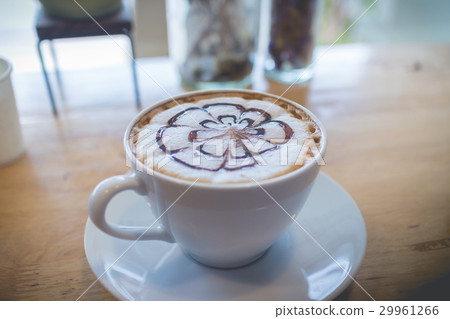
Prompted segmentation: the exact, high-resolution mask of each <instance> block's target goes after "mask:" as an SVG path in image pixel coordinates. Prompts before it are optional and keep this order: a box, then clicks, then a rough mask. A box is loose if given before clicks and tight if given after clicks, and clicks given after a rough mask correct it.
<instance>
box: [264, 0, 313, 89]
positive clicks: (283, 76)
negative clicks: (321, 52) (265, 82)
mask: <svg viewBox="0 0 450 319" xmlns="http://www.w3.org/2000/svg"><path fill="white" fill-rule="evenodd" d="M320 9H321V1H320V0H272V6H271V17H270V39H269V47H268V50H267V58H266V62H265V74H266V76H267V77H268V78H271V79H273V80H276V81H279V82H283V83H294V82H297V83H301V82H305V81H308V80H310V79H311V78H312V75H313V72H312V67H311V62H312V54H313V50H314V46H315V36H316V33H317V31H318V26H319V20H320V19H319V14H320V11H321V10H320Z"/></svg>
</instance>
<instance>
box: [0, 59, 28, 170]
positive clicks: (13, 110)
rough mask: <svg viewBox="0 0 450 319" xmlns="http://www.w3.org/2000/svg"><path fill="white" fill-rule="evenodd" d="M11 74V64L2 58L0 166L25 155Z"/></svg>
mask: <svg viewBox="0 0 450 319" xmlns="http://www.w3.org/2000/svg"><path fill="white" fill-rule="evenodd" d="M11 72H12V67H11V64H10V63H9V62H8V61H6V60H4V59H2V58H0V165H4V164H9V163H11V162H13V161H14V160H16V159H17V158H18V157H19V156H20V155H21V154H22V153H23V142H22V131H21V129H20V123H19V115H18V113H17V107H16V100H15V98H14V90H13V87H12V84H11Z"/></svg>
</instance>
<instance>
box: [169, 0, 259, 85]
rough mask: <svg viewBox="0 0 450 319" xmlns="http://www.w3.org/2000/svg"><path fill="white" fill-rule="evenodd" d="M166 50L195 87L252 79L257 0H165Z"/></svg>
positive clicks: (248, 82) (186, 78)
mask: <svg viewBox="0 0 450 319" xmlns="http://www.w3.org/2000/svg"><path fill="white" fill-rule="evenodd" d="M166 4H167V23H168V33H169V50H170V55H171V57H172V58H173V59H174V60H175V62H176V63H177V67H178V69H179V72H180V74H181V78H182V81H183V83H184V84H185V85H187V86H189V87H192V88H194V89H209V88H223V87H229V88H244V87H247V86H248V85H250V84H251V73H252V70H253V62H254V56H255V50H256V47H257V38H258V31H259V30H258V29H259V28H258V27H259V13H260V1H258V0H167V1H166Z"/></svg>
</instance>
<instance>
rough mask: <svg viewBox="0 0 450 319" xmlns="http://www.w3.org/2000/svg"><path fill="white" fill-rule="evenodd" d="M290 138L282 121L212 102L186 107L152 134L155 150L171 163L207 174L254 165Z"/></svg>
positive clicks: (258, 110) (259, 113)
mask: <svg viewBox="0 0 450 319" xmlns="http://www.w3.org/2000/svg"><path fill="white" fill-rule="evenodd" d="M292 136H293V130H292V128H291V127H290V126H289V125H288V124H287V123H285V122H283V121H278V120H272V117H271V115H270V114H269V113H267V112H265V111H263V110H260V109H257V108H249V109H246V108H244V107H243V106H241V105H239V104H231V103H216V104H207V105H204V106H202V107H191V108H188V109H186V110H184V111H182V112H180V113H178V114H176V115H175V116H173V117H172V118H171V119H170V120H169V121H168V122H167V125H166V126H163V127H161V128H160V129H159V130H158V132H157V134H156V141H157V143H158V146H159V148H160V149H161V150H162V151H163V152H165V153H167V154H169V155H170V156H171V157H172V158H173V159H174V160H175V161H177V162H179V163H182V164H184V165H187V166H189V167H191V168H195V169H202V170H208V171H218V170H221V169H225V170H230V171H232V170H238V169H241V168H244V167H252V166H255V165H257V164H258V156H259V155H261V154H263V153H266V152H270V151H273V150H276V149H278V148H279V145H280V144H284V143H287V142H288V141H289V140H290V139H291V138H292Z"/></svg>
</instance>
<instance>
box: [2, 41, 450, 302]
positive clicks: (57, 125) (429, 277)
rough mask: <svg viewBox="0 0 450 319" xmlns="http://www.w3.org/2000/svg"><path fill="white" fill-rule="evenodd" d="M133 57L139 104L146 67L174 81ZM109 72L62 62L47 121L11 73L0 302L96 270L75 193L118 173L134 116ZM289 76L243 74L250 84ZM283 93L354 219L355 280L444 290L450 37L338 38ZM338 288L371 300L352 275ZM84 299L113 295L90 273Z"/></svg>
mask: <svg viewBox="0 0 450 319" xmlns="http://www.w3.org/2000/svg"><path fill="white" fill-rule="evenodd" d="M139 64H140V65H141V71H140V85H141V91H142V92H143V98H144V104H146V105H151V104H152V103H154V102H155V101H157V100H160V99H162V98H165V97H166V96H165V93H164V92H162V91H161V89H160V88H159V87H158V86H157V85H155V84H154V82H153V81H152V80H151V79H150V78H149V77H148V74H151V75H152V76H154V77H155V78H156V79H157V81H158V82H159V83H160V84H161V85H162V86H164V87H165V88H166V90H167V91H168V92H169V93H170V94H176V93H179V92H182V88H181V86H180V84H179V78H178V76H177V74H176V71H175V70H174V67H173V65H172V64H171V63H170V61H169V60H168V59H166V58H160V59H148V60H145V59H144V60H140V61H139ZM124 70H127V66H124ZM110 71H111V70H84V71H79V72H76V71H67V72H65V73H64V71H63V75H64V78H63V84H62V85H63V90H64V91H63V92H66V94H65V99H62V100H63V102H64V103H63V104H65V106H64V107H63V108H62V110H61V115H60V117H59V118H54V117H52V115H51V111H50V107H49V104H48V99H47V96H46V92H45V88H44V85H43V80H42V78H41V75H40V74H37V73H35V74H17V75H14V87H15V91H16V97H17V102H18V105H19V111H20V116H21V123H22V129H23V135H24V141H25V147H26V153H25V154H24V156H23V157H21V158H20V160H18V161H17V162H15V163H14V164H12V165H9V166H6V167H0V299H1V300H74V299H77V298H78V296H80V295H81V294H82V293H83V292H84V291H85V289H86V288H87V287H88V286H89V285H90V284H91V283H92V282H93V281H94V280H95V279H96V277H95V276H94V274H93V273H92V271H91V270H90V268H89V265H88V263H87V261H86V257H85V254H84V248H83V235H84V226H85V223H86V219H87V200H88V198H89V195H90V192H91V191H92V189H93V188H94V187H95V185H96V184H97V183H98V182H100V181H101V180H102V179H104V178H106V177H109V176H111V175H115V174H121V173H124V172H126V171H127V167H126V165H125V156H124V151H123V148H122V137H123V133H124V130H125V128H126V125H127V123H128V122H129V121H130V120H131V119H132V118H133V116H134V115H135V114H136V110H135V107H134V104H133V97H132V94H131V92H132V91H131V81H130V80H131V76H130V75H129V74H128V73H127V71H123V72H124V75H123V77H121V78H120V79H119V80H118V79H117V78H114V77H109V76H107V74H109V73H108V72H110ZM102 72H103V73H102ZM147 73H148V74H147ZM105 74H106V76H105ZM97 80H98V81H97ZM100 84H101V85H100ZM287 87H288V86H285V85H280V84H275V83H268V82H267V81H266V80H264V79H263V77H262V76H261V75H260V74H258V73H257V74H256V75H255V80H254V88H256V89H259V90H267V91H269V92H271V93H276V94H281V93H282V92H283V91H284V90H285V89H286V88H287ZM97 88H98V89H97ZM128 95H129V96H128ZM285 96H286V97H288V98H291V99H293V100H295V101H298V102H300V103H303V104H305V105H306V106H308V107H309V108H310V109H311V110H312V111H313V112H314V113H315V114H316V115H317V116H318V117H319V118H320V119H321V120H322V121H323V123H324V124H325V126H326V128H327V130H328V135H329V142H328V145H329V147H328V151H327V156H326V159H325V160H326V166H325V167H324V168H323V171H324V172H325V173H327V174H328V175H330V176H331V177H332V178H334V179H335V180H336V181H338V182H339V183H340V184H341V185H342V186H343V187H344V188H345V189H346V190H347V191H348V192H349V193H350V194H351V195H352V197H353V198H354V200H355V201H356V203H357V204H358V206H359V207H360V209H361V211H362V214H363V216H364V219H365V221H366V226H367V231H368V245H367V252H366V257H365V259H364V262H363V265H362V267H361V270H360V272H359V273H358V275H357V277H356V280H357V281H358V282H359V283H360V284H361V286H363V287H364V288H365V289H366V290H367V291H368V292H369V293H370V294H371V295H372V296H373V297H374V298H375V299H377V300H417V299H419V300H427V299H444V300H449V299H450V290H449V289H448V287H449V286H450V45H428V46H418V45H408V46H386V47H371V46H363V45H345V46H338V47H335V48H333V49H332V50H330V52H328V53H327V54H326V55H324V56H323V57H322V58H321V59H320V60H319V61H318V63H317V72H316V76H315V78H314V80H313V81H312V82H311V84H310V85H309V86H297V85H296V86H294V87H292V88H291V89H290V90H289V91H288V92H287V93H286V94H285ZM63 97H64V96H63ZM0 116H1V115H0ZM349 231H351V230H349ZM338 299H339V300H369V299H370V298H369V297H368V296H367V295H366V294H365V293H364V292H363V291H362V290H361V289H360V288H359V287H358V286H357V285H355V284H352V285H351V286H350V287H349V288H348V289H346V290H345V292H344V293H343V294H342V295H341V296H339V297H338ZM82 300H114V297H113V296H112V295H111V294H110V293H109V292H107V291H106V290H105V289H104V288H103V286H102V285H101V284H100V283H96V284H95V285H94V286H93V287H92V288H91V289H90V290H89V291H88V292H87V293H86V294H85V295H84V296H83V298H82Z"/></svg>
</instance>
